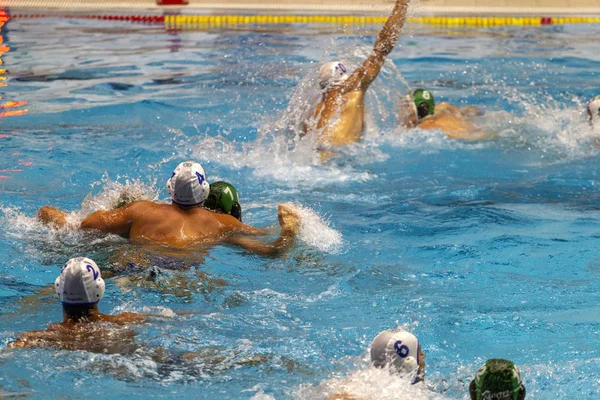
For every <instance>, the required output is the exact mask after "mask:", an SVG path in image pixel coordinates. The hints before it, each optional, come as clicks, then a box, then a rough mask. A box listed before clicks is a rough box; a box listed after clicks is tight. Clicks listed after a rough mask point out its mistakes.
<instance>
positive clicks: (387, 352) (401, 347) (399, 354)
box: [328, 329, 425, 400]
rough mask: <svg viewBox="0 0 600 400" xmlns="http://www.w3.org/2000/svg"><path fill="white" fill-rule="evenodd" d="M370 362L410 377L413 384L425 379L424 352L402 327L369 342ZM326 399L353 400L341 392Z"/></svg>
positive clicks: (414, 337) (377, 366)
mask: <svg viewBox="0 0 600 400" xmlns="http://www.w3.org/2000/svg"><path fill="white" fill-rule="evenodd" d="M370 354H371V363H372V365H373V366H374V367H376V368H385V369H387V370H388V371H390V372H392V373H395V374H399V375H408V376H410V377H411V379H412V380H411V383H412V384H413V385H414V384H416V383H418V382H422V381H423V380H424V379H425V354H424V353H423V351H422V350H421V345H420V343H419V340H418V339H417V337H416V336H415V335H413V334H412V333H410V332H407V331H405V330H404V329H396V330H393V331H391V330H386V331H383V332H381V333H380V334H379V335H377V336H376V337H375V339H373V342H371V350H370ZM328 400H355V397H354V396H353V395H352V394H349V393H346V392H343V393H337V394H334V395H333V396H330V397H328Z"/></svg>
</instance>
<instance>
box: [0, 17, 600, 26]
mask: <svg viewBox="0 0 600 400" xmlns="http://www.w3.org/2000/svg"><path fill="white" fill-rule="evenodd" d="M10 18H14V19H19V18H69V19H95V20H106V21H127V22H139V23H148V24H164V25H165V27H166V28H167V29H194V28H201V27H204V26H205V25H209V26H235V25H282V24H336V25H372V24H374V25H382V24H384V23H385V22H386V21H387V17H377V16H353V15H190V14H185V15H126V14H120V15H105V14H46V13H31V14H29V13H15V14H11V15H10ZM7 20H8V18H7V16H6V14H4V15H3V14H2V13H0V22H5V21H7ZM407 23H409V24H422V25H436V26H449V27H484V28H485V27H495V26H540V25H564V24H598V23H600V17H570V16H568V17H447V16H446V17H444V16H430V17H409V18H407Z"/></svg>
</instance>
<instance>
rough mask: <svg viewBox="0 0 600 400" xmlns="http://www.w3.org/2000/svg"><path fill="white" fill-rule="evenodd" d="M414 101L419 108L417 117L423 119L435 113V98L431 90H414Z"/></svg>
mask: <svg viewBox="0 0 600 400" xmlns="http://www.w3.org/2000/svg"><path fill="white" fill-rule="evenodd" d="M412 97H413V101H414V103H415V107H416V108H417V118H418V119H423V118H425V117H427V116H428V115H433V112H434V111H435V100H434V99H433V95H432V94H431V92H430V91H428V90H424V89H417V90H415V91H414V92H413V96H412Z"/></svg>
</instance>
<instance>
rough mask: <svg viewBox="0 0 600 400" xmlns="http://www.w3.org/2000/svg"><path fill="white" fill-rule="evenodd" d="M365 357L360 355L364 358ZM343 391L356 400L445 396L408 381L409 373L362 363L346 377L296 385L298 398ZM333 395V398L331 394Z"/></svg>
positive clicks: (315, 399) (317, 398) (318, 397)
mask: <svg viewBox="0 0 600 400" xmlns="http://www.w3.org/2000/svg"><path fill="white" fill-rule="evenodd" d="M365 358H368V355H367V356H366V357H363V363H364V361H365V360H364V359H365ZM342 394H346V395H349V396H350V398H352V399H356V400H363V399H381V400H398V399H447V398H448V397H445V396H443V395H441V394H439V393H435V392H432V391H431V390H430V389H429V388H428V387H427V385H426V384H424V383H418V384H415V385H412V384H411V378H410V377H408V376H399V375H396V374H393V373H390V371H388V370H386V369H381V368H375V367H372V366H363V367H362V368H360V369H358V370H355V371H352V372H350V373H349V374H348V375H346V376H342V377H335V378H330V379H328V380H326V381H323V382H321V383H320V384H319V385H317V386H309V385H304V386H301V387H300V388H298V391H297V393H296V398H297V399H299V400H321V399H322V400H327V399H329V398H332V396H336V395H338V396H339V395H342ZM333 398H335V397H333Z"/></svg>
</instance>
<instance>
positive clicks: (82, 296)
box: [54, 257, 104, 304]
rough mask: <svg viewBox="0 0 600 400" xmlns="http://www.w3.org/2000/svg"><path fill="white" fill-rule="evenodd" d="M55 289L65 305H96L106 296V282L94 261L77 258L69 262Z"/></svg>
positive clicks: (56, 282) (57, 279)
mask: <svg viewBox="0 0 600 400" xmlns="http://www.w3.org/2000/svg"><path fill="white" fill-rule="evenodd" d="M54 289H55V290H56V294H57V295H58V298H59V299H60V301H62V302H63V303H65V304H95V303H97V302H99V301H100V299H102V297H103V296H104V280H103V279H102V274H101V273H100V268H98V266H97V265H96V263H95V262H94V261H92V260H90V259H89V258H85V257H76V258H71V259H70V260H69V261H67V263H66V264H65V266H64V267H63V269H62V271H61V273H60V275H59V276H58V278H56V281H54Z"/></svg>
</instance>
